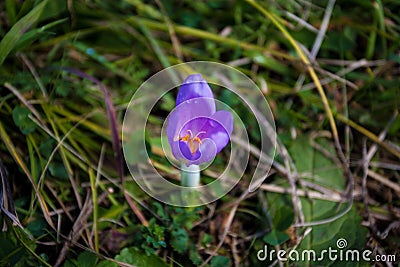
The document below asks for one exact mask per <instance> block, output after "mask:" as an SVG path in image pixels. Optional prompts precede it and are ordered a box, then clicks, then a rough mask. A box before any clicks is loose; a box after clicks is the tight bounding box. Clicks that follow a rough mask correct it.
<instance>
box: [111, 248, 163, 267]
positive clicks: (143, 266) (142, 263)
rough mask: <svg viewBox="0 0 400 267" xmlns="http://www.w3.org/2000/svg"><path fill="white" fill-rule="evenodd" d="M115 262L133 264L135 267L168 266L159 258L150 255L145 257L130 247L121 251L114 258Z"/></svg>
mask: <svg viewBox="0 0 400 267" xmlns="http://www.w3.org/2000/svg"><path fill="white" fill-rule="evenodd" d="M115 259H116V260H118V261H122V262H125V263H129V264H133V265H135V266H137V267H147V266H157V267H164V266H165V267H167V266H168V265H167V264H166V263H165V261H163V260H162V259H161V258H160V257H158V256H156V255H154V254H151V255H146V254H145V253H143V252H142V251H139V250H138V249H137V248H134V247H130V248H124V249H123V250H121V253H120V254H119V255H117V256H116V257H115Z"/></svg>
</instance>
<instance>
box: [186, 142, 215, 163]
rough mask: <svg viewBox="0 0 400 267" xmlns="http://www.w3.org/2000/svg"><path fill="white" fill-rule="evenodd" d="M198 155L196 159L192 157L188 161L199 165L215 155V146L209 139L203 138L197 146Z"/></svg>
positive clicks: (210, 159)
mask: <svg viewBox="0 0 400 267" xmlns="http://www.w3.org/2000/svg"><path fill="white" fill-rule="evenodd" d="M198 151H200V152H199V153H200V157H199V158H198V159H193V160H192V161H191V162H190V163H191V164H196V165H200V164H202V163H205V162H210V161H212V160H213V159H214V158H215V156H216V155H217V147H216V146H215V143H214V141H213V140H211V139H208V138H207V139H204V140H203V141H202V143H201V144H200V146H199V150H198Z"/></svg>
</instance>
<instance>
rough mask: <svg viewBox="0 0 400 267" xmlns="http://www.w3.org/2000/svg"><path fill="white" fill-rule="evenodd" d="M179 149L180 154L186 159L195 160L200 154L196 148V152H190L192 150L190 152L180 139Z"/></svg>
mask: <svg viewBox="0 0 400 267" xmlns="http://www.w3.org/2000/svg"><path fill="white" fill-rule="evenodd" d="M179 149H180V151H181V153H182V155H183V156H184V159H186V160H188V161H193V160H197V159H199V158H200V156H201V153H200V151H199V150H196V152H194V153H193V154H192V152H190V149H189V147H188V145H187V144H186V143H185V142H182V141H179Z"/></svg>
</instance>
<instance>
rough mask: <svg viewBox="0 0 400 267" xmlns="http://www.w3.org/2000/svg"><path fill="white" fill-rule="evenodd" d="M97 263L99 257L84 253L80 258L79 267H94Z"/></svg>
mask: <svg viewBox="0 0 400 267" xmlns="http://www.w3.org/2000/svg"><path fill="white" fill-rule="evenodd" d="M96 262H97V256H96V255H95V254H93V253H91V252H88V251H84V252H82V253H81V254H79V256H78V267H92V266H95V265H96Z"/></svg>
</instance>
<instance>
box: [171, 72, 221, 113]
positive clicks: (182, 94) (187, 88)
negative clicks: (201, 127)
mask: <svg viewBox="0 0 400 267" xmlns="http://www.w3.org/2000/svg"><path fill="white" fill-rule="evenodd" d="M199 97H204V98H211V99H214V95H213V93H212V91H211V88H210V86H209V85H208V83H207V82H206V81H205V80H204V79H203V77H202V76H201V74H192V75H189V76H188V77H187V78H186V80H185V81H184V82H183V84H182V85H181V87H180V89H179V91H178V95H177V97H176V106H178V105H179V104H181V103H183V102H185V101H187V100H190V99H194V98H199ZM207 104H208V105H209V107H208V109H210V110H212V113H214V112H215V102H214V101H212V102H210V103H207Z"/></svg>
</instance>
